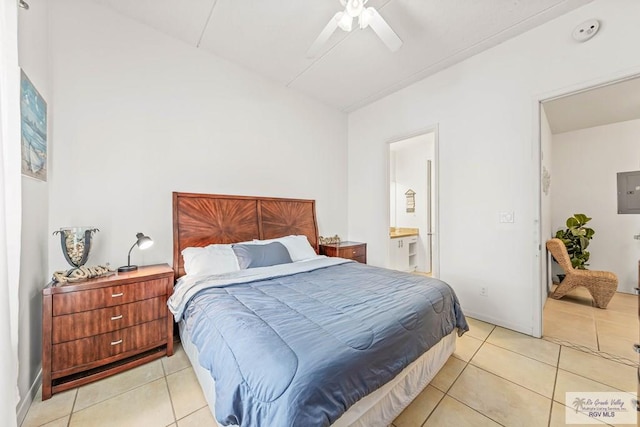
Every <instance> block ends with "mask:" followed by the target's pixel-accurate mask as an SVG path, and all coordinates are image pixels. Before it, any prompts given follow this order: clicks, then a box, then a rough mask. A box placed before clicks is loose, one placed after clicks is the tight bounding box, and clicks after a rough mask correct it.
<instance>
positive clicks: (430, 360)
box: [178, 321, 456, 427]
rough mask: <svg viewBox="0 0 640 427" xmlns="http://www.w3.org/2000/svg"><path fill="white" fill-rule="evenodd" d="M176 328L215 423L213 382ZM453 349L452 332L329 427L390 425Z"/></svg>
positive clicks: (186, 336) (183, 331) (181, 325)
mask: <svg viewBox="0 0 640 427" xmlns="http://www.w3.org/2000/svg"><path fill="white" fill-rule="evenodd" d="M178 326H179V330H180V340H181V341H182V348H183V349H184V351H185V353H186V354H187V357H188V358H189V360H190V361H191V365H192V367H193V370H194V372H195V374H196V377H197V378H198V382H199V383H200V387H201V388H202V391H203V393H204V396H205V399H206V400H207V404H208V405H209V410H210V411H211V414H212V415H213V419H214V420H215V419H216V414H215V409H214V408H215V401H216V388H215V381H214V380H213V378H212V377H211V374H210V373H209V371H208V370H206V369H205V368H203V367H202V365H200V362H199V353H198V348H197V347H196V346H195V344H194V343H193V342H192V341H191V337H190V336H189V333H188V331H187V329H186V328H185V323H184V322H183V321H181V322H180V323H179V324H178ZM455 349H456V333H455V332H452V333H451V334H449V335H448V336H446V337H444V338H443V339H441V340H440V341H439V342H438V343H437V344H436V345H434V346H433V347H431V348H430V349H429V350H428V351H427V352H426V353H424V354H423V355H422V356H420V357H419V358H418V359H416V360H415V361H414V362H413V363H411V364H410V365H409V366H407V367H406V368H405V369H403V370H402V372H400V373H399V374H398V375H397V376H396V377H395V378H394V379H393V380H391V381H389V382H388V383H387V384H385V385H384V386H382V387H381V388H379V389H378V390H376V391H374V392H373V393H371V394H369V395H367V396H365V397H363V398H362V399H361V400H359V401H358V402H357V403H356V404H355V405H353V406H352V407H351V408H349V409H348V410H347V412H345V413H344V414H343V415H342V416H341V417H340V418H339V419H338V420H337V421H336V422H334V423H333V424H332V425H331V427H347V426H349V427H378V426H380V427H383V426H388V425H390V424H391V422H392V421H393V420H394V419H395V418H396V417H397V416H398V415H399V414H400V413H401V412H402V411H403V410H404V409H405V408H406V407H407V406H408V405H409V404H410V403H411V402H412V401H413V399H415V398H416V396H418V394H420V392H421V391H422V390H423V389H424V388H425V387H426V386H427V384H429V382H431V380H432V379H433V378H434V377H435V375H436V374H437V373H438V371H439V370H440V369H441V368H442V367H443V366H444V364H445V363H446V362H447V359H449V357H450V356H451V355H452V354H453V352H454V351H455ZM218 425H220V424H218ZM220 427H222V426H220Z"/></svg>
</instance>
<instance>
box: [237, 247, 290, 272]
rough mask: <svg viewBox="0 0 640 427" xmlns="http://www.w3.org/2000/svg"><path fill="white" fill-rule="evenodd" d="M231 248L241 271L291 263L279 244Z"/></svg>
mask: <svg viewBox="0 0 640 427" xmlns="http://www.w3.org/2000/svg"><path fill="white" fill-rule="evenodd" d="M231 247H232V248H233V252H235V254H236V257H237V258H238V265H239V266H240V268H241V269H242V270H244V269H246V268H257V267H268V266H270V265H278V264H288V263H291V262H293V261H291V256H290V255H289V251H288V250H287V248H286V247H285V246H284V245H283V244H282V243H279V242H273V243H268V244H266V245H233V246H231Z"/></svg>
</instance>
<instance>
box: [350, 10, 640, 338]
mask: <svg viewBox="0 0 640 427" xmlns="http://www.w3.org/2000/svg"><path fill="white" fill-rule="evenodd" d="M639 15H640V2H637V1H635V0H606V1H605V0H597V1H595V2H593V3H590V4H589V5H587V6H584V7H582V8H580V9H577V10H575V11H573V12H571V13H569V14H567V15H564V16H562V17H560V18H558V19H555V20H553V21H551V22H549V23H547V24H545V25H542V26H540V27H538V28H535V29H533V30H531V31H529V32H527V33H525V34H522V35H520V36H518V37H516V38H514V39H512V40H510V41H508V42H505V43H502V44H500V45H498V46H496V47H494V48H492V49H490V50H488V51H485V52H483V53H481V54H479V55H476V56H474V57H472V58H470V59H468V60H466V61H464V62H462V63H460V64H457V65H455V66H453V67H450V68H448V69H446V70H443V71H442V72H440V73H438V74H436V75H433V76H431V77H429V78H427V79H424V80H422V81H420V82H418V83H416V84H413V85H411V86H410V87H407V88H405V89H403V90H400V91H398V92H396V93H395V94H392V95H390V96H388V97H386V98H384V99H381V100H380V101H378V102H375V103H373V104H371V105H369V106H367V107H364V108H362V109H360V110H358V111H356V112H354V113H352V114H350V115H349V238H350V239H352V240H360V241H366V242H367V243H368V246H367V248H368V251H369V253H368V260H369V261H370V263H372V264H376V265H383V264H384V259H385V257H386V253H387V252H388V248H387V245H388V237H387V235H386V221H387V212H388V211H387V209H386V205H387V201H386V199H387V194H388V192H387V190H386V173H387V172H386V170H387V167H386V164H385V163H386V142H387V141H390V140H396V139H398V138H399V137H402V136H404V135H411V134H415V133H416V132H417V131H419V130H421V129H425V128H428V127H430V126H433V125H435V124H438V125H439V154H438V161H439V170H440V173H439V195H440V197H439V202H438V206H439V210H440V211H439V222H440V225H439V231H440V277H441V278H442V279H443V280H445V281H447V282H448V283H450V284H451V285H452V286H453V288H454V289H455V291H456V292H457V294H458V297H459V298H460V300H461V304H462V306H463V308H464V309H465V310H466V312H467V313H468V314H469V315H472V316H475V317H478V318H480V319H485V320H488V321H491V322H494V323H497V324H499V325H503V326H506V327H509V328H512V329H515V330H518V331H522V332H525V333H533V334H538V333H539V332H540V326H541V322H540V313H539V310H540V305H539V301H537V300H538V299H539V296H540V292H539V287H540V281H539V275H540V260H539V256H540V252H539V251H538V245H539V244H540V243H541V242H540V239H539V227H540V224H539V222H538V221H539V193H538V190H537V185H538V184H537V183H539V174H538V168H539V159H538V144H539V141H538V133H539V122H538V106H537V102H536V101H538V100H540V99H544V98H545V97H548V96H550V94H551V93H552V92H555V93H558V92H562V91H566V92H569V91H572V90H575V89H577V88H578V87H584V86H587V85H589V84H591V83H595V82H599V81H602V80H604V79H610V78H612V77H615V76H619V75H623V74H631V73H634V72H638V71H640V56H638V55H635V54H633V52H636V51H637V46H638V41H639V40H640V26H638V25H637V16H639ZM592 17H597V18H598V19H600V20H601V21H602V22H603V25H602V30H601V32H600V33H599V34H598V35H597V37H595V38H593V39H592V40H591V41H589V42H587V43H584V44H578V43H576V42H574V41H573V40H572V39H571V37H570V35H571V31H572V30H573V28H574V27H575V26H576V25H578V24H579V23H581V22H583V21H585V20H586V19H588V18H592ZM435 42H437V41H435ZM501 211H513V212H514V213H515V222H514V223H508V224H502V223H499V222H498V219H499V212H501ZM482 286H486V287H488V291H489V292H488V296H487V297H481V296H480V287H482Z"/></svg>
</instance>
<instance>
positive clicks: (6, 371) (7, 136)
mask: <svg viewBox="0 0 640 427" xmlns="http://www.w3.org/2000/svg"><path fill="white" fill-rule="evenodd" d="M20 165H21V157H20V69H19V66H18V10H17V1H16V0H0V343H2V344H1V345H2V350H0V425H2V426H9V427H15V426H16V424H17V422H16V404H17V403H18V400H19V396H18V283H19V274H20V227H21V209H22V201H21V175H20V168H21V166H20Z"/></svg>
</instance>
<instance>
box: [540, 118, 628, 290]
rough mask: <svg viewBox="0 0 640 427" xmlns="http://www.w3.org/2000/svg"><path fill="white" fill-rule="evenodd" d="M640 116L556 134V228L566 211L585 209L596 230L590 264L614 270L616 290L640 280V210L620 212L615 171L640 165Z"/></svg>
mask: <svg viewBox="0 0 640 427" xmlns="http://www.w3.org/2000/svg"><path fill="white" fill-rule="evenodd" d="M639 140H640V120H631V121H627V122H621V123H615V124H611V125H605V126H598V127H593V128H588V129H582V130H578V131H574V132H565V133H560V134H556V135H553V145H552V150H553V170H554V176H553V184H552V189H553V191H552V206H553V209H552V224H553V231H554V232H555V231H556V230H558V229H560V228H565V221H566V219H567V217H569V216H571V215H573V214H574V213H584V214H585V215H587V216H589V217H591V218H593V219H592V220H591V221H590V222H589V224H588V226H589V227H591V228H593V229H594V230H595V232H596V233H595V235H594V236H593V240H591V243H590V244H589V249H588V250H589V252H590V253H591V257H590V259H589V267H588V268H589V269H590V270H607V271H612V272H614V273H615V274H616V275H617V276H618V280H619V283H618V290H619V291H620V292H628V293H633V288H634V287H636V286H638V285H637V284H638V260H639V259H640V242H639V241H637V240H634V239H633V236H634V235H635V234H639V233H640V215H628V214H625V215H620V214H618V206H617V181H616V173H618V172H629V171H636V170H640V143H639V142H638V141H639Z"/></svg>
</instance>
